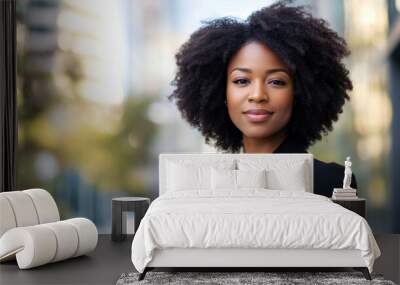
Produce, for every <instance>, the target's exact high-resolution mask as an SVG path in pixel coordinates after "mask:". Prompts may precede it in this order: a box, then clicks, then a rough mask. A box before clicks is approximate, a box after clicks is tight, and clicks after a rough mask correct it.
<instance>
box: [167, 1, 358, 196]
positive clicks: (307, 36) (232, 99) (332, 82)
mask: <svg viewBox="0 0 400 285" xmlns="http://www.w3.org/2000/svg"><path fill="white" fill-rule="evenodd" d="M348 54H349V51H348V49H347V46H346V42H345V41H344V39H342V38H340V37H339V36H338V35H337V34H336V33H335V32H334V31H332V30H331V29H329V28H328V25H327V23H326V22H325V21H324V20H322V19H316V18H313V17H312V16H311V15H310V14H309V13H308V12H306V11H305V9H304V7H291V6H289V5H287V3H286V2H278V3H275V4H273V5H271V6H269V7H265V8H263V9H261V10H259V11H256V12H254V13H253V14H251V15H250V16H249V17H248V18H247V20H246V21H240V20H237V19H233V18H228V17H227V18H220V19H216V20H212V21H209V22H206V23H205V24H204V25H203V26H202V27H201V28H200V29H199V30H197V31H195V32H194V33H193V34H192V35H191V37H190V39H189V40H188V41H187V42H186V43H184V44H183V45H182V47H181V48H180V50H179V52H178V53H177V54H176V62H177V66H178V70H177V73H176V77H175V79H174V81H173V85H174V86H176V88H175V90H174V92H173V93H172V94H171V95H170V96H169V99H170V100H172V99H175V100H176V104H177V106H178V109H179V110H180V112H181V114H182V117H183V118H184V119H186V120H187V121H188V122H189V123H190V124H191V125H192V126H194V127H196V128H197V129H199V130H200V131H201V133H202V134H203V135H204V137H205V141H206V143H210V140H214V141H215V147H216V148H217V149H220V150H222V151H226V152H233V153H237V152H245V153H305V152H307V149H308V147H309V146H310V145H312V144H314V143H315V142H316V141H318V140H320V139H321V135H322V134H326V133H328V132H329V131H331V130H332V124H333V122H335V121H337V119H338V115H339V113H341V112H342V107H343V105H344V103H345V101H346V100H349V96H348V94H347V92H348V91H350V90H352V88H353V87H352V82H351V80H350V78H349V71H348V70H347V69H346V67H345V66H344V65H343V64H342V63H341V60H342V58H343V57H345V56H346V55H348ZM343 175H344V167H343V166H342V165H339V164H337V163H325V162H322V161H320V160H317V159H315V160H314V193H316V194H321V195H325V196H328V197H330V196H331V194H332V190H333V188H334V187H338V188H340V187H341V186H342V185H341V183H342V181H343ZM352 181H353V182H352V185H351V186H352V187H353V188H356V187H357V185H356V181H355V177H354V175H353V179H352Z"/></svg>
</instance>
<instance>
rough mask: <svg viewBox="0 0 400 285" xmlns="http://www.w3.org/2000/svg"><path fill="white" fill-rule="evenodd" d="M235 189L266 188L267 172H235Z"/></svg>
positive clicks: (263, 170)
mask: <svg viewBox="0 0 400 285" xmlns="http://www.w3.org/2000/svg"><path fill="white" fill-rule="evenodd" d="M235 172H236V185H237V189H240V188H267V171H266V170H265V169H261V170H241V169H239V170H235Z"/></svg>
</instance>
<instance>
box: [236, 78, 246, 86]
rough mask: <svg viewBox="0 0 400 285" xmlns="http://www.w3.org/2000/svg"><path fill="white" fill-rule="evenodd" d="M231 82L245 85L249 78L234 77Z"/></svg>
mask: <svg viewBox="0 0 400 285" xmlns="http://www.w3.org/2000/svg"><path fill="white" fill-rule="evenodd" d="M233 83H235V84H238V85H245V84H248V83H249V80H247V79H236V80H234V81H233Z"/></svg>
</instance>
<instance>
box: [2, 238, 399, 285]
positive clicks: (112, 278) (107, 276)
mask: <svg viewBox="0 0 400 285" xmlns="http://www.w3.org/2000/svg"><path fill="white" fill-rule="evenodd" d="M375 238H376V240H377V242H378V245H379V247H380V249H381V251H382V256H381V257H380V258H378V259H377V260H376V262H375V266H374V272H376V273H381V274H383V275H384V276H385V278H386V279H389V280H392V281H394V282H395V283H397V284H400V235H388V234H375ZM131 241H132V238H129V239H127V240H126V241H124V242H119V243H117V242H112V241H111V237H110V236H109V235H100V236H99V243H98V246H97V248H96V250H95V251H94V252H92V253H91V254H89V255H88V256H81V257H77V258H74V259H69V260H65V261H61V262H58V263H52V264H48V265H45V266H41V267H37V268H34V269H29V270H19V269H18V267H17V265H16V262H7V263H3V264H0V284H1V285H6V284H115V283H116V281H117V280H118V278H119V276H120V275H121V274H122V273H124V272H132V271H134V267H133V265H132V263H131V260H130V246H131ZM283 270H285V269H283ZM340 270H343V269H339V268H338V271H340ZM279 271H282V269H280V270H279ZM310 271H312V270H310ZM329 271H331V270H329Z"/></svg>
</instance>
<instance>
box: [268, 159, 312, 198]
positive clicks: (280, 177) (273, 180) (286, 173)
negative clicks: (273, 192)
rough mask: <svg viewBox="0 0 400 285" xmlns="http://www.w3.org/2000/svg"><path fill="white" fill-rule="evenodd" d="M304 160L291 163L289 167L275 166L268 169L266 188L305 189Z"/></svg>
mask: <svg viewBox="0 0 400 285" xmlns="http://www.w3.org/2000/svg"><path fill="white" fill-rule="evenodd" d="M306 167H307V164H306V163H305V161H302V162H298V163H293V164H291V167H277V168H274V169H270V170H269V171H268V174H267V177H268V188H270V189H277V190H290V191H303V192H305V191H306V189H307V180H306Z"/></svg>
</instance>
